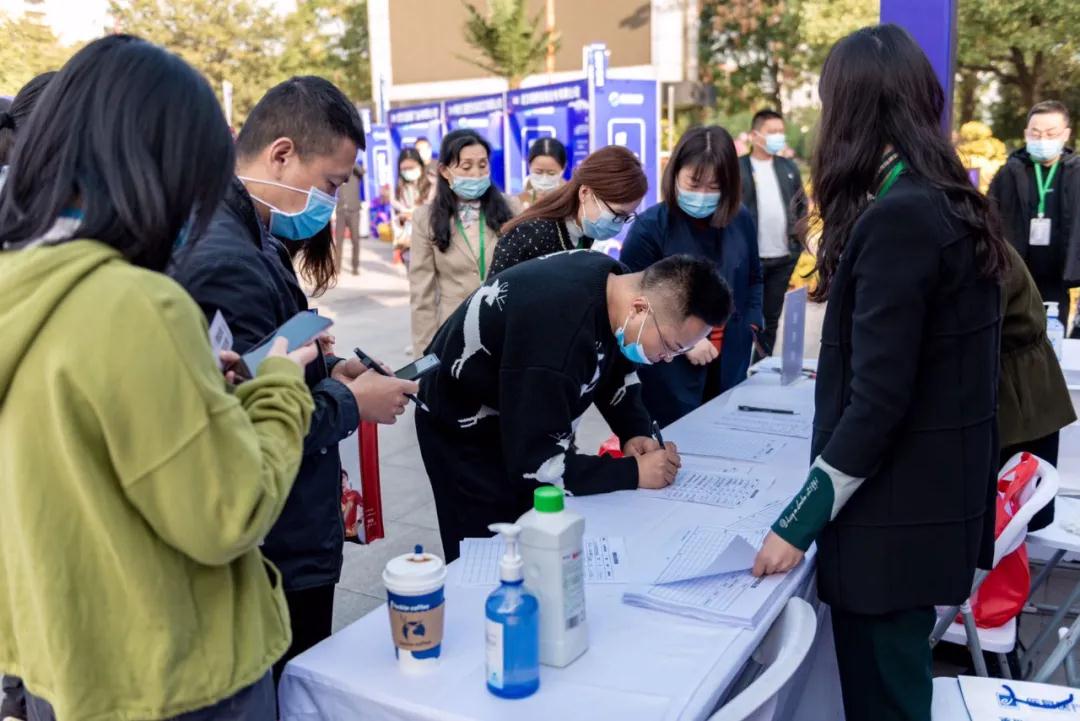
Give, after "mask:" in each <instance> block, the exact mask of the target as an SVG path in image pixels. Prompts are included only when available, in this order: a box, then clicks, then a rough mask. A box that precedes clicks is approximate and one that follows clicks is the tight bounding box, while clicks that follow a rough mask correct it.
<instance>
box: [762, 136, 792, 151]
mask: <svg viewBox="0 0 1080 721" xmlns="http://www.w3.org/2000/svg"><path fill="white" fill-rule="evenodd" d="M786 147H787V138H786V137H784V134H783V133H769V134H768V135H766V136H765V150H766V152H768V153H769V154H770V155H777V154H778V153H780V152H781V151H782V150H783V149H784V148H786Z"/></svg>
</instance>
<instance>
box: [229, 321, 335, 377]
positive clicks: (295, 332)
mask: <svg viewBox="0 0 1080 721" xmlns="http://www.w3.org/2000/svg"><path fill="white" fill-rule="evenodd" d="M333 324H334V321H332V320H330V319H329V318H326V317H324V316H321V315H318V314H316V313H309V312H306V311H300V312H299V313H297V314H296V315H294V316H293V317H292V318H289V320H287V321H285V323H284V324H283V325H282V326H281V327H280V328H278V329H277V330H275V331H274V332H273V333H271V334H270V335H269V336H268V337H267V338H266V339H264V340H263V341H262V342H261V343H259V344H258V345H257V346H255V347H254V348H252V349H251V350H249V351H248V352H247V353H245V354H243V355H242V356H240V363H239V364H238V365H239V366H240V368H239V369H238V370H239V371H240V372H241V373H242V374H243V375H246V376H247V377H248V378H254V377H255V373H256V372H257V371H258V369H259V364H260V363H262V362H263V360H265V359H266V356H267V354H268V353H270V347H271V346H273V345H274V340H275V339H277V338H280V337H284V338H285V339H286V340H287V341H288V342H289V347H288V351H287V352H289V353H292V352H293V351H294V350H296V349H297V348H301V347H303V346H305V345H307V344H308V343H310V342H311V341H313V340H315V339H316V338H318V337H319V334H321V333H322V332H323V331H325V330H326V329H327V328H329V327H330V326H332V325H333Z"/></svg>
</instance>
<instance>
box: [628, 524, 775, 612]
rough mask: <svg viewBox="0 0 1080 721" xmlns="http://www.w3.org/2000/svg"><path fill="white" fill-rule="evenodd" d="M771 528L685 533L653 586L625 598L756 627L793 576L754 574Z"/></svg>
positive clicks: (635, 590) (698, 529) (703, 529)
mask: <svg viewBox="0 0 1080 721" xmlns="http://www.w3.org/2000/svg"><path fill="white" fill-rule="evenodd" d="M766 532H767V529H758V530H757V531H756V532H752V533H750V532H748V533H745V534H736V533H732V532H730V531H728V530H727V529H722V528H708V527H703V526H697V527H694V528H689V529H686V530H685V531H683V532H682V533H681V534H680V535H679V537H678V538H676V539H675V540H674V542H673V544H672V545H671V549H672V550H671V551H670V552H669V553H668V554H666V556H665V558H664V560H665V561H666V563H664V565H663V567H662V568H661V569H660V571H659V573H657V575H656V577H655V581H654V582H653V585H651V586H645V587H638V588H631V589H630V590H629V591H627V592H626V593H625V594H624V595H623V601H624V602H625V603H627V604H630V605H631V606H640V607H642V608H651V609H655V610H658V611H664V612H667V613H674V614H677V615H680V616H687V617H690V618H697V619H701V620H703V621H712V622H715V623H726V624H730V625H733V626H744V627H748V628H749V627H753V626H756V625H757V624H758V623H759V622H760V621H761V617H762V616H763V615H764V614H765V612H766V611H767V610H768V609H769V607H770V606H771V604H772V601H773V599H774V598H775V597H776V596H777V594H779V593H781V592H782V591H783V589H784V588H786V587H787V585H788V583H789V578H790V575H789V574H783V575H778V576H766V577H764V578H754V576H752V575H751V574H750V568H751V567H752V566H753V563H754V556H755V555H756V554H757V549H758V548H760V546H761V542H762V540H763V539H764V536H765V533H766Z"/></svg>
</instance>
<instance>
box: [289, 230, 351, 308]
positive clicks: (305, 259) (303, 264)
mask: <svg viewBox="0 0 1080 721" xmlns="http://www.w3.org/2000/svg"><path fill="white" fill-rule="evenodd" d="M281 242H282V243H283V244H284V245H285V249H286V250H288V251H289V257H290V258H291V259H292V261H293V264H294V265H295V266H296V269H297V271H298V272H299V274H300V277H301V278H303V280H304V282H305V283H307V284H308V285H310V286H311V297H312V298H318V297H319V296H321V295H322V294H323V293H325V292H326V291H328V290H330V289H331V288H333V287H334V286H335V285H337V279H338V263H337V246H336V245H335V243H334V235H333V233H331V232H330V224H329V223H327V224H326V225H325V226H323V228H322V230H320V231H319V232H318V233H316V234H315V235H313V236H311V237H310V238H305V239H304V240H282V241H281Z"/></svg>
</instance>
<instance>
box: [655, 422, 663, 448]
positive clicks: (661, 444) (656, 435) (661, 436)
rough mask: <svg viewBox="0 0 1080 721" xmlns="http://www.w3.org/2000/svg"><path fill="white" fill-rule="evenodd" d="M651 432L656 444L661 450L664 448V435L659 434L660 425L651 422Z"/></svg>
mask: <svg viewBox="0 0 1080 721" xmlns="http://www.w3.org/2000/svg"><path fill="white" fill-rule="evenodd" d="M652 432H653V438H655V439H656V442H657V443H659V444H660V447H661V448H664V447H665V445H664V434H663V433H661V432H660V424H659V423H657V422H656V421H653V422H652Z"/></svg>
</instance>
